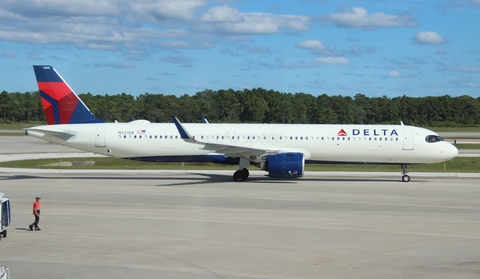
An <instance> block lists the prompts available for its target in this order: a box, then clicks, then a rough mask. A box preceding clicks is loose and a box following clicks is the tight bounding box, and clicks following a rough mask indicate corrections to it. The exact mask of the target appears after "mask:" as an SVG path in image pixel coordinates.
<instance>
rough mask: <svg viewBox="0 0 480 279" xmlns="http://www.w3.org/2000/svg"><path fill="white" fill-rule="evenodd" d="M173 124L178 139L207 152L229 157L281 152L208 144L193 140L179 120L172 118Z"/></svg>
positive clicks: (278, 150) (277, 151) (277, 150)
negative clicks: (178, 136)
mask: <svg viewBox="0 0 480 279" xmlns="http://www.w3.org/2000/svg"><path fill="white" fill-rule="evenodd" d="M172 119H173V122H174V123H175V126H176V127H177V129H178V132H179V133H180V137H181V138H182V139H183V140H184V141H186V142H190V143H196V144H201V145H203V147H201V148H200V149H203V150H209V151H212V152H213V153H220V154H224V155H226V156H229V157H249V156H259V155H262V154H276V153H279V152H280V151H282V150H281V149H265V148H254V147H249V146H239V145H229V144H221V143H210V142H203V141H199V140H197V139H195V138H194V137H192V136H191V135H190V133H188V131H187V130H186V129H185V127H183V125H182V123H181V122H180V120H178V118H177V117H175V116H172Z"/></svg>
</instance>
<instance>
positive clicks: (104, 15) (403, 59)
mask: <svg viewBox="0 0 480 279" xmlns="http://www.w3.org/2000/svg"><path fill="white" fill-rule="evenodd" d="M479 28H480V0H444V1H422V0H419V1H413V0H412V1H410V0H405V1H361V0H356V1H343V2H337V1H328V0H284V1H280V0H277V1H266V0H257V1H249V0H244V1H240V0H231V1H228V0H219V1H210V0H184V1H182V0H136V1H130V0H69V1H65V0H22V1H18V0H2V1H0V65H1V67H0V91H2V90H6V91H8V92H16V91H19V92H25V91H34V90H37V87H36V83H35V78H34V74H33V69H32V65H52V66H54V67H55V68H56V69H57V71H58V72H59V73H60V74H61V75H62V76H63V77H64V78H65V79H66V80H67V82H68V83H69V85H70V86H71V87H72V88H73V89H74V90H75V92H77V93H86V92H90V93H92V94H101V95H104V94H109V95H113V94H120V93H122V92H125V93H127V94H132V95H134V96H137V95H139V94H143V93H145V92H148V93H153V94H155V93H162V94H166V95H170V94H173V95H177V96H180V95H183V94H188V95H193V94H195V93H196V92H198V91H202V90H204V89H213V90H218V89H229V88H233V89H235V90H241V89H243V88H257V87H262V88H265V89H273V90H277V91H280V92H289V93H296V92H303V93H309V94H312V95H320V94H324V93H325V94H328V95H344V96H355V95H356V94H357V93H362V94H365V95H367V96H369V97H377V96H384V95H385V96H388V97H396V96H403V95H407V96H413V97H423V96H443V95H447V94H448V95H450V96H461V95H470V96H473V97H475V98H476V97H479V96H480V31H479Z"/></svg>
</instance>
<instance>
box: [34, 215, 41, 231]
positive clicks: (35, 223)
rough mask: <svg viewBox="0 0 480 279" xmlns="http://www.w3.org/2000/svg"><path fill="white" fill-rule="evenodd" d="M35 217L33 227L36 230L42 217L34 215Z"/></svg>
mask: <svg viewBox="0 0 480 279" xmlns="http://www.w3.org/2000/svg"><path fill="white" fill-rule="evenodd" d="M34 216H35V222H33V224H32V227H34V228H35V229H38V222H40V217H39V216H38V215H34Z"/></svg>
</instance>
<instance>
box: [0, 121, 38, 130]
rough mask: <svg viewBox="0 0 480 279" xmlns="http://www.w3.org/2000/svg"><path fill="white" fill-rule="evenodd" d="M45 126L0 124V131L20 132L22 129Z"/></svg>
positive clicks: (36, 124)
mask: <svg viewBox="0 0 480 279" xmlns="http://www.w3.org/2000/svg"><path fill="white" fill-rule="evenodd" d="M39 125H45V123H30V124H25V123H12V124H0V130H22V129H23V128H30V127H34V126H39Z"/></svg>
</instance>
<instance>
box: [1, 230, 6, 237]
mask: <svg viewBox="0 0 480 279" xmlns="http://www.w3.org/2000/svg"><path fill="white" fill-rule="evenodd" d="M2 234H3V238H7V230H4V231H3V232H2Z"/></svg>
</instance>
